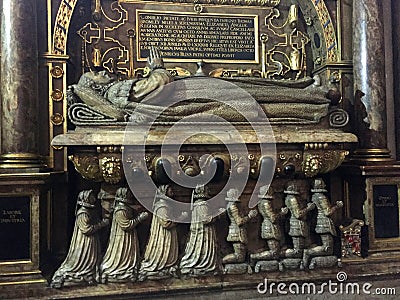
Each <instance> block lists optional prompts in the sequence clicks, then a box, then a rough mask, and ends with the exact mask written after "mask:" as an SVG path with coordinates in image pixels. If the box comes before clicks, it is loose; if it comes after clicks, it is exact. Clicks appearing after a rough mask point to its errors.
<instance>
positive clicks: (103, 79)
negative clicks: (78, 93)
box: [78, 71, 114, 95]
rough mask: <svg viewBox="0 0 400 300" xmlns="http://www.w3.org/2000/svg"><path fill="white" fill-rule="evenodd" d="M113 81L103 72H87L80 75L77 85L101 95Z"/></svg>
mask: <svg viewBox="0 0 400 300" xmlns="http://www.w3.org/2000/svg"><path fill="white" fill-rule="evenodd" d="M113 82H114V79H113V78H112V77H110V76H109V75H108V74H107V73H106V72H105V71H100V72H87V73H84V74H82V76H81V78H80V79H79V82H78V85H79V86H82V87H86V88H90V89H92V90H95V91H96V92H98V93H99V94H101V95H104V93H105V91H106V90H107V89H108V88H109V86H110V84H112V83H113Z"/></svg>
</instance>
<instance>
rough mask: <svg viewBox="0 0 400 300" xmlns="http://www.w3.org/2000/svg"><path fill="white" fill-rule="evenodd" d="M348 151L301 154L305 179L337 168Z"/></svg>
mask: <svg viewBox="0 0 400 300" xmlns="http://www.w3.org/2000/svg"><path fill="white" fill-rule="evenodd" d="M348 154H349V151H346V150H327V151H305V152H304V154H303V172H304V174H305V176H307V177H314V176H316V175H318V174H323V173H328V172H331V171H333V170H335V169H336V168H337V167H339V166H340V165H341V164H342V162H343V161H344V159H345V158H346V156H347V155H348Z"/></svg>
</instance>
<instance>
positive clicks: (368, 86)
mask: <svg viewBox="0 0 400 300" xmlns="http://www.w3.org/2000/svg"><path fill="white" fill-rule="evenodd" d="M353 64H354V91H355V99H354V107H355V118H356V123H357V131H358V137H359V149H358V150H356V151H355V153H354V158H355V159H359V160H362V161H382V160H383V161H385V160H390V153H389V151H388V150H387V125H386V83H385V49H384V30H383V9H382V1H381V0H353Z"/></svg>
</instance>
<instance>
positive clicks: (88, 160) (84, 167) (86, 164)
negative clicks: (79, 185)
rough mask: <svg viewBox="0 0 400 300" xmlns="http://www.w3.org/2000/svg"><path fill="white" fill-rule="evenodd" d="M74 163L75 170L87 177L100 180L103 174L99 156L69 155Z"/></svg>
mask: <svg viewBox="0 0 400 300" xmlns="http://www.w3.org/2000/svg"><path fill="white" fill-rule="evenodd" d="M68 159H69V160H70V161H71V162H72V163H73V164H74V166H75V170H76V171H77V172H78V173H79V174H80V175H81V176H82V177H83V178H85V179H89V180H93V181H96V182H100V181H102V180H103V176H102V174H101V171H100V166H99V158H98V157H97V156H95V155H79V154H74V155H70V156H68Z"/></svg>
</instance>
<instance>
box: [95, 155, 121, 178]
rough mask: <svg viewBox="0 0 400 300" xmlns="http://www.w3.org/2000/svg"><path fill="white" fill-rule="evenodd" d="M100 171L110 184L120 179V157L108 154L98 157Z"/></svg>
mask: <svg viewBox="0 0 400 300" xmlns="http://www.w3.org/2000/svg"><path fill="white" fill-rule="evenodd" d="M100 164H101V173H102V175H103V178H104V181H105V182H107V183H111V184H116V183H118V182H120V181H121V179H122V167H121V159H119V158H117V157H115V156H110V157H103V158H102V159H100Z"/></svg>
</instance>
